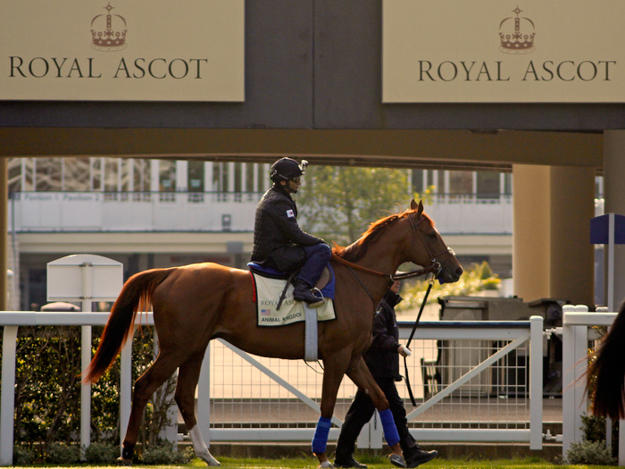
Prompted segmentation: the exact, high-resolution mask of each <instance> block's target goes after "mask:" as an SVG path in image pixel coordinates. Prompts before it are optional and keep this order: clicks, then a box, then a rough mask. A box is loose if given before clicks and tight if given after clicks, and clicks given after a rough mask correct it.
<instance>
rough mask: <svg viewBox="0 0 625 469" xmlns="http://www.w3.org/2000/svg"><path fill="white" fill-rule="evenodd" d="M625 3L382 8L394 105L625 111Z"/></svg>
mask: <svg viewBox="0 0 625 469" xmlns="http://www.w3.org/2000/svg"><path fill="white" fill-rule="evenodd" d="M624 21H625V1H623V0H594V1H588V0H515V1H508V0H383V52H382V67H383V73H382V75H383V85H382V100H383V102H385V103H426V102H428V103H434V102H474V103H477V102H518V103H532V102H544V103H548V102H552V103H556V102H557V103H560V102H577V103H584V102H586V103H612V102H615V103H616V102H625V47H623V44H622V41H621V40H620V39H619V38H621V37H622V35H623V28H624V26H623V22H624Z"/></svg>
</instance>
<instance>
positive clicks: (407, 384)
mask: <svg viewBox="0 0 625 469" xmlns="http://www.w3.org/2000/svg"><path fill="white" fill-rule="evenodd" d="M433 285H434V279H431V280H430V282H429V285H428V289H427V290H426V291H425V296H424V297H423V301H422V302H421V308H419V314H418V315H417V320H416V321H415V322H414V326H412V332H410V337H408V342H407V343H406V348H407V349H410V342H412V338H413V337H414V333H415V331H416V330H417V326H418V325H419V321H420V320H421V314H422V313H423V308H425V304H426V303H427V301H428V295H429V294H430V290H432V286H433ZM407 358H408V357H404V373H405V374H406V376H405V378H406V387H407V388H408V394H409V395H410V402H412V405H413V407H417V401H415V398H414V395H413V394H412V386H411V385H410V378H409V377H408V361H407V360H406V359H407Z"/></svg>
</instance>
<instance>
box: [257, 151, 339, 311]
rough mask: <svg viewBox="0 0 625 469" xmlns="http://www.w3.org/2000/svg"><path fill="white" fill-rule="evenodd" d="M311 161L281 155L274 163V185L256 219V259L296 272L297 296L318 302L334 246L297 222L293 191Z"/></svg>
mask: <svg viewBox="0 0 625 469" xmlns="http://www.w3.org/2000/svg"><path fill="white" fill-rule="evenodd" d="M307 165H308V162H307V161H302V164H301V165H300V164H298V163H297V161H295V160H294V159H292V158H281V159H279V160H278V161H276V162H275V163H274V164H273V165H272V166H271V173H270V177H271V180H272V181H273V186H272V187H271V189H269V190H268V191H267V192H265V195H263V197H262V199H261V200H260V202H259V203H258V207H257V208H256V219H255V223H254V247H253V249H252V262H254V263H256V264H260V265H261V266H263V267H269V268H271V269H275V270H278V271H280V272H284V273H287V274H291V273H293V272H296V271H297V270H298V269H299V272H298V273H297V274H296V276H295V282H294V283H295V289H294V291H293V297H294V299H295V300H296V301H305V302H306V303H308V304H310V305H312V306H316V305H319V304H321V300H320V298H319V297H318V296H316V295H315V294H314V293H313V292H312V291H311V289H312V287H313V286H314V285H315V283H316V282H317V280H319V277H320V276H321V273H322V272H323V269H324V267H325V266H326V264H327V263H328V261H329V259H330V255H331V254H332V250H331V248H330V246H329V245H328V244H327V243H326V242H325V241H324V240H323V239H321V238H317V237H316V236H312V235H310V234H308V233H306V232H304V231H302V229H301V228H300V227H299V225H298V224H297V206H296V204H295V200H293V198H292V197H291V194H296V193H297V190H298V188H299V186H300V185H301V176H303V175H304V173H305V171H306V166H307Z"/></svg>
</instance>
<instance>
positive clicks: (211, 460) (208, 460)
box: [202, 454, 221, 467]
mask: <svg viewBox="0 0 625 469" xmlns="http://www.w3.org/2000/svg"><path fill="white" fill-rule="evenodd" d="M202 459H203V460H204V462H205V463H206V464H208V465H209V466H213V467H217V466H221V463H220V462H219V461H217V460H216V459H215V458H214V457H213V456H212V455H211V454H209V455H208V457H202Z"/></svg>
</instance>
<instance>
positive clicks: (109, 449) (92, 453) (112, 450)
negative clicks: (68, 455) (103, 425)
mask: <svg viewBox="0 0 625 469" xmlns="http://www.w3.org/2000/svg"><path fill="white" fill-rule="evenodd" d="M119 454H120V450H119V446H116V445H113V444H111V443H91V444H90V445H89V447H88V448H87V449H86V450H85V458H86V459H87V462H89V463H92V464H103V463H108V464H111V463H113V462H114V461H115V460H116V459H117V457H118V456H119Z"/></svg>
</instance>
